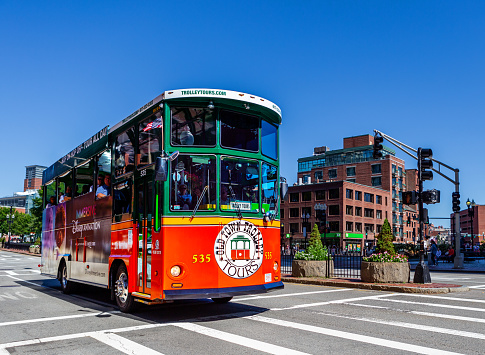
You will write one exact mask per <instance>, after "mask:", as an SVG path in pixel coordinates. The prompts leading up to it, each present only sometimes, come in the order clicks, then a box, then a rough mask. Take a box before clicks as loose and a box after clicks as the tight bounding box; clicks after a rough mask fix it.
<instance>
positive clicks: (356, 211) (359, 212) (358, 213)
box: [355, 207, 362, 217]
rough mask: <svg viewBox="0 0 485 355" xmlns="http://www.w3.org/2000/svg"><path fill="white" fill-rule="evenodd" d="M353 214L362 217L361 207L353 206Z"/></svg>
mask: <svg viewBox="0 0 485 355" xmlns="http://www.w3.org/2000/svg"><path fill="white" fill-rule="evenodd" d="M355 215H356V216H357V217H362V207H355Z"/></svg>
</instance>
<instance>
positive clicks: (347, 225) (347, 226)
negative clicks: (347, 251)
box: [345, 222, 353, 232]
mask: <svg viewBox="0 0 485 355" xmlns="http://www.w3.org/2000/svg"><path fill="white" fill-rule="evenodd" d="M352 227H353V223H352V222H345V230H346V231H347V232H352Z"/></svg>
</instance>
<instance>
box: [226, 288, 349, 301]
mask: <svg viewBox="0 0 485 355" xmlns="http://www.w3.org/2000/svg"><path fill="white" fill-rule="evenodd" d="M354 290H355V289H352V288H338V289H335V290H324V291H310V292H297V293H284V294H281V295H268V296H252V297H244V298H235V299H234V300H235V301H250V300H257V299H265V298H279V297H295V296H303V295H313V294H318V293H329V292H342V291H354Z"/></svg>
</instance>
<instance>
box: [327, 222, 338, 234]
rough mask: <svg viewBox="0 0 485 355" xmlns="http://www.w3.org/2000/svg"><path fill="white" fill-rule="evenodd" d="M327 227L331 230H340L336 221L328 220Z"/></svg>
mask: <svg viewBox="0 0 485 355" xmlns="http://www.w3.org/2000/svg"><path fill="white" fill-rule="evenodd" d="M328 228H330V231H331V232H332V231H333V232H340V223H339V222H338V221H331V222H328Z"/></svg>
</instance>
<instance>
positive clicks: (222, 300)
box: [212, 297, 232, 304]
mask: <svg viewBox="0 0 485 355" xmlns="http://www.w3.org/2000/svg"><path fill="white" fill-rule="evenodd" d="M212 300H213V301H214V302H215V303H217V304H223V303H227V302H229V301H230V300H232V297H220V298H213V299H212Z"/></svg>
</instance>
